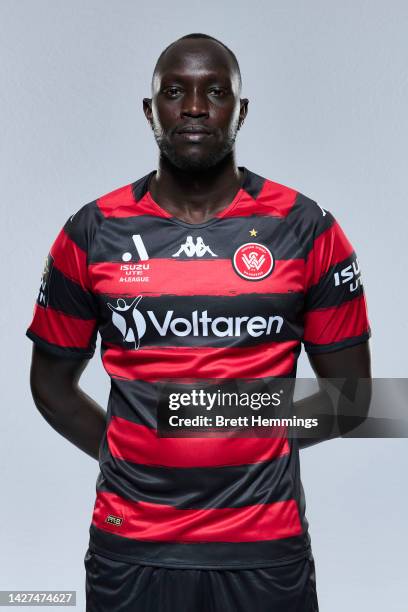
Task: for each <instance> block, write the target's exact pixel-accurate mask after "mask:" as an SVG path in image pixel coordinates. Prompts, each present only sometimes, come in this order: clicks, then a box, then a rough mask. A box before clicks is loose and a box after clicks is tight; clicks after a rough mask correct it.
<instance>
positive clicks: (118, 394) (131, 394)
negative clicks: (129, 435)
mask: <svg viewBox="0 0 408 612" xmlns="http://www.w3.org/2000/svg"><path fill="white" fill-rule="evenodd" d="M300 350H301V345H300V343H299V345H298V349H297V351H296V352H297V354H299V352H300ZM295 376H296V364H295V366H294V368H293V370H292V372H291V373H289V374H287V375H285V376H269V377H265V378H259V379H245V378H239V379H238V378H237V379H226V380H224V379H222V378H221V379H219V380H217V381H216V382H214V380H213V379H211V380H207V379H202V378H200V379H197V380H191V379H190V381H189V382H188V383H187V382H185V383H182V382H177V383H175V382H173V383H170V382H167V381H166V382H155V383H151V382H146V381H143V380H120V379H118V378H112V380H111V392H110V395H109V402H108V407H107V418H108V420H110V419H111V418H112V417H113V416H117V417H121V418H123V419H126V420H127V421H130V422H131V423H135V424H137V425H143V426H145V427H150V428H151V429H154V430H156V429H157V426H158V422H157V410H158V407H159V404H160V402H161V401H163V398H168V395H169V393H170V392H174V391H177V392H180V393H184V392H187V393H188V392H190V391H191V390H192V389H205V390H207V391H212V392H214V391H216V390H219V391H220V392H222V393H226V392H227V393H233V392H236V393H273V392H275V391H276V390H277V389H276V387H277V385H278V384H279V383H281V384H283V385H284V388H285V389H288V392H289V391H290V389H292V386H293V383H294V379H295ZM248 410H249V408H247V407H245V408H244V412H245V413H248ZM269 416H270V415H269Z"/></svg>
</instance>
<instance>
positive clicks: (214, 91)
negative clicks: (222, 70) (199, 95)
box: [210, 87, 225, 96]
mask: <svg viewBox="0 0 408 612" xmlns="http://www.w3.org/2000/svg"><path fill="white" fill-rule="evenodd" d="M210 93H211V94H214V95H216V96H223V95H224V94H225V90H224V89H221V87H212V88H211V89H210Z"/></svg>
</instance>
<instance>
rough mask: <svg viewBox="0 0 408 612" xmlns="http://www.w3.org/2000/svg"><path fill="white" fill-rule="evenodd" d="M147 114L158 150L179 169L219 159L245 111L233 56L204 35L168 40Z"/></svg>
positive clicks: (146, 106)
mask: <svg viewBox="0 0 408 612" xmlns="http://www.w3.org/2000/svg"><path fill="white" fill-rule="evenodd" d="M151 87H152V97H151V98H144V100H143V107H144V112H145V115H146V117H147V119H148V121H149V123H150V125H151V127H152V129H153V132H154V136H155V139H156V142H157V144H158V146H159V149H160V151H161V154H162V155H163V156H164V157H166V158H167V159H168V160H169V161H170V162H171V163H172V164H173V165H174V166H176V167H177V168H180V169H183V170H201V169H206V168H210V167H211V166H214V165H216V164H217V163H219V162H220V161H221V160H222V159H224V157H225V156H226V155H228V154H229V153H231V151H232V150H233V148H234V143H235V138H236V134H237V131H238V129H239V128H240V127H241V125H242V123H243V121H244V119H245V116H246V114H247V107H248V100H246V99H240V93H241V74H240V70H239V65H238V62H237V59H236V57H235V55H234V54H233V53H232V51H231V50H230V49H228V47H226V46H225V45H224V44H223V43H222V42H220V41H218V40H217V39H215V38H213V37H211V36H207V35H206V34H188V35H187V36H183V37H182V38H179V39H178V40H176V41H175V42H173V43H171V44H170V45H169V46H168V47H166V49H164V51H163V52H162V53H161V55H160V57H159V59H158V60H157V63H156V66H155V68H154V71H153V77H152V85H151Z"/></svg>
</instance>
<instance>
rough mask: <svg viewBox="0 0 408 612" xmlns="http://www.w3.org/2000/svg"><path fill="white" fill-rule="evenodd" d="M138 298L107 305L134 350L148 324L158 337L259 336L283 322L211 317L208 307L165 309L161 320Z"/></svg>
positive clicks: (277, 329)
mask: <svg viewBox="0 0 408 612" xmlns="http://www.w3.org/2000/svg"><path fill="white" fill-rule="evenodd" d="M141 299H142V296H141V295H139V296H137V297H135V298H134V299H133V300H132V301H131V303H130V304H128V303H127V302H126V300H124V299H123V298H118V299H117V300H116V305H114V304H110V303H108V304H107V306H108V308H110V310H111V311H112V323H113V325H114V326H115V327H116V328H117V329H118V330H119V331H120V333H121V334H122V338H123V341H124V342H128V343H131V344H132V345H133V348H134V349H135V350H137V349H138V348H139V347H140V340H141V338H142V337H143V336H144V335H145V333H146V331H147V326H148V325H149V332H150V334H158V335H159V336H161V337H167V336H178V337H182V338H184V337H186V336H194V337H208V336H215V337H217V338H225V337H240V336H241V335H242V334H248V335H249V336H252V337H253V338H257V337H259V336H262V335H266V336H269V335H272V334H279V333H280V332H281V329H282V326H283V324H284V319H283V317H281V316H280V315H269V316H268V317H263V316H256V315H255V316H253V317H249V316H227V317H223V316H217V317H211V316H209V315H208V310H202V311H198V310H194V311H193V312H192V313H191V314H190V316H189V318H186V317H178V316H174V310H167V311H166V312H165V313H164V315H163V318H162V320H160V317H159V318H158V317H157V315H156V313H155V312H154V311H153V310H147V311H146V312H145V313H144V314H142V313H141V312H140V311H139V310H138V308H137V307H138V305H139V303H140V300H141Z"/></svg>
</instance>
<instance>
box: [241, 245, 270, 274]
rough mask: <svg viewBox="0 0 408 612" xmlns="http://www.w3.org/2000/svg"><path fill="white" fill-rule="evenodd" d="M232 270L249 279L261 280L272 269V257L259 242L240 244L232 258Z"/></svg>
mask: <svg viewBox="0 0 408 612" xmlns="http://www.w3.org/2000/svg"><path fill="white" fill-rule="evenodd" d="M232 263H233V266H234V270H235V272H236V273H237V274H239V276H242V278H245V279H246V280H250V281H257V280H262V279H263V278H266V277H267V276H269V274H270V273H271V272H272V270H273V266H274V263H275V262H274V258H273V255H272V253H271V252H270V250H269V249H268V248H267V247H266V246H264V245H263V244H259V242H247V243H246V244H243V245H241V246H240V247H239V248H238V249H237V250H236V251H235V253H234V256H233V258H232Z"/></svg>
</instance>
